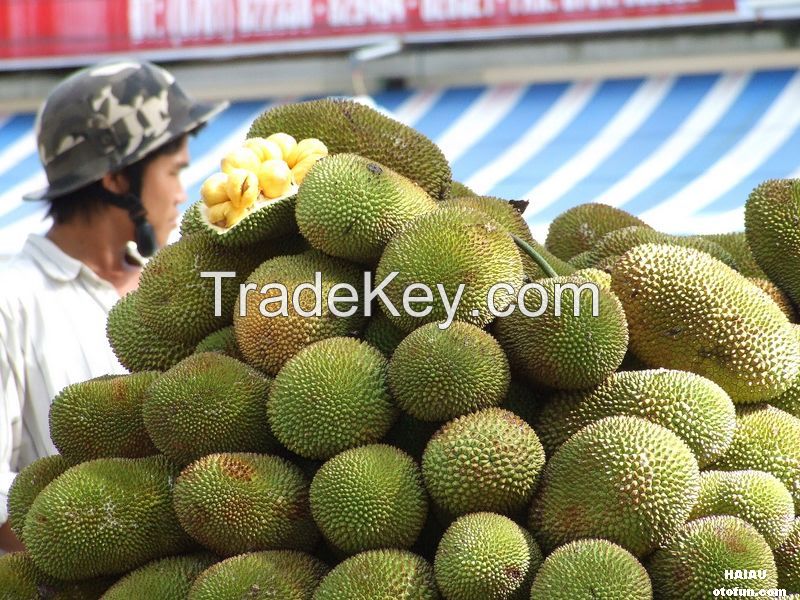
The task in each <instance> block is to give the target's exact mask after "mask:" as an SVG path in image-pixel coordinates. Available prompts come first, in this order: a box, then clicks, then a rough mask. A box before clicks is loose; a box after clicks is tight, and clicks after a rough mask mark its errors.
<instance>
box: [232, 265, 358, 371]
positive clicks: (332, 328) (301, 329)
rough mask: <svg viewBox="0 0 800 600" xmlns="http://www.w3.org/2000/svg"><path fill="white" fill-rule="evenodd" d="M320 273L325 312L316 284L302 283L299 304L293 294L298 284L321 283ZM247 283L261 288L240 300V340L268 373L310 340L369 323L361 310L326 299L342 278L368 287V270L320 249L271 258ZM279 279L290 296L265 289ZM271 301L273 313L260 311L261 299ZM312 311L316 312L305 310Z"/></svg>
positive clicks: (250, 360)
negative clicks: (335, 309)
mask: <svg viewBox="0 0 800 600" xmlns="http://www.w3.org/2000/svg"><path fill="white" fill-rule="evenodd" d="M316 273H320V274H321V282H322V283H321V294H320V300H321V310H320V311H319V314H316V312H317V311H316V310H315V308H316V306H315V305H316V294H314V293H313V292H312V291H311V290H309V289H306V288H305V287H304V288H301V293H300V294H299V302H298V303H297V304H295V302H294V300H293V297H294V296H295V290H296V289H297V287H298V286H300V285H303V284H314V283H315V278H316ZM247 283H254V284H255V285H256V288H255V290H256V292H250V293H248V294H247V297H246V300H245V304H244V306H241V305H240V302H239V300H237V301H236V306H235V309H234V316H233V326H234V332H235V333H236V344H237V346H238V347H239V350H240V352H241V353H242V356H243V357H244V359H245V362H247V363H248V364H250V365H252V366H253V367H255V368H257V369H260V370H261V371H264V372H265V373H267V374H268V375H273V376H274V375H276V374H277V373H278V371H280V370H281V368H282V367H283V365H284V364H285V363H286V361H287V360H289V358H291V357H292V356H294V355H295V354H297V352H298V351H299V350H301V349H302V348H304V347H306V346H308V345H309V344H313V343H314V342H317V341H320V340H323V339H326V338H330V337H335V336H346V335H354V334H356V333H358V332H360V331H361V329H362V327H363V322H364V317H363V315H362V314H361V312H360V311H357V312H356V313H355V314H353V315H352V316H347V317H342V316H337V315H336V314H334V313H332V312H331V311H330V309H329V307H328V303H327V302H326V301H325V300H326V299H327V298H329V296H330V295H331V294H330V290H331V288H332V287H333V286H334V285H336V284H339V283H347V284H349V285H351V286H353V287H355V289H356V290H359V289H362V288H363V279H362V275H361V274H360V272H359V270H358V269H357V268H355V267H353V266H352V265H350V264H348V263H346V262H345V261H343V260H340V259H336V258H332V257H329V256H326V255H324V254H322V253H321V252H319V251H317V250H311V251H307V252H303V253H302V254H298V255H293V256H280V257H277V258H274V259H270V260H267V261H265V262H264V263H262V264H261V265H260V266H259V267H258V268H257V269H256V270H255V271H253V272H252V273H251V274H250V275H249V276H248V277H247ZM275 284H280V285H282V286H285V288H286V290H287V296H286V298H281V293H280V291H279V290H278V289H274V288H271V289H269V290H268V291H267V292H266V293H264V294H262V293H260V290H261V289H262V287H263V286H265V285H275ZM266 301H269V303H268V304H266V305H265V307H264V310H265V311H266V312H267V313H268V314H271V315H272V316H264V315H263V314H262V313H261V312H260V311H259V304H261V303H262V302H266ZM298 307H299V308H300V310H301V311H302V312H301V313H298V311H297V309H298ZM350 308H352V306H351V305H348V306H345V305H343V304H339V305H338V309H339V310H340V311H343V312H344V311H346V310H349V309H350ZM284 309H285V310H284ZM242 312H244V316H242V314H241V313H242ZM311 312H313V313H314V314H313V315H312V316H304V314H305V315H308V314H309V313H311Z"/></svg>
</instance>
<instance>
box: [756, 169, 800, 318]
mask: <svg viewBox="0 0 800 600" xmlns="http://www.w3.org/2000/svg"><path fill="white" fill-rule="evenodd" d="M798 211H800V179H770V180H767V181H764V182H763V183H761V184H759V185H758V186H756V187H755V188H754V189H753V190H752V191H751V192H750V195H749V196H748V197H747V201H746V202H745V206H744V229H745V235H746V236H747V245H748V246H749V247H750V250H751V251H752V253H753V258H755V260H756V263H757V264H758V266H759V267H761V269H762V270H763V271H764V273H766V274H767V278H768V279H769V280H770V281H772V282H773V283H774V284H775V285H777V286H778V287H779V288H781V290H783V291H784V292H785V293H786V294H787V295H788V296H789V298H791V300H792V302H793V303H794V304H795V306H800V274H798V272H797V264H798V262H800V229H798V227H797V214H798Z"/></svg>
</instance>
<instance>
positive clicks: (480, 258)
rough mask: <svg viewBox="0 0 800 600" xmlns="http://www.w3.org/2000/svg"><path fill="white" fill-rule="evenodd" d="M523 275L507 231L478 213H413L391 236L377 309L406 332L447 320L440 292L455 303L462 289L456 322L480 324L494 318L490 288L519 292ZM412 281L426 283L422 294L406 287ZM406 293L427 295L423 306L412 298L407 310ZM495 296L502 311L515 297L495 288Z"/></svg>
mask: <svg viewBox="0 0 800 600" xmlns="http://www.w3.org/2000/svg"><path fill="white" fill-rule="evenodd" d="M394 272H397V275H393V273H394ZM522 277H523V271H522V261H521V260H520V257H519V252H518V250H517V245H516V244H515V243H514V241H513V239H512V238H511V236H510V235H509V234H507V233H506V232H505V231H504V230H503V229H502V228H501V227H500V226H499V225H497V224H496V223H495V222H494V221H492V220H490V219H489V218H488V217H487V216H486V215H485V214H483V213H481V212H479V211H476V210H474V209H470V208H462V207H454V206H449V207H443V208H440V209H439V210H436V211H433V212H431V213H428V214H426V215H422V216H421V217H417V218H416V219H414V220H413V221H412V222H411V223H409V224H408V225H407V226H406V228H405V229H403V230H402V231H401V232H400V233H398V234H397V235H396V236H395V237H393V238H392V239H391V240H390V241H389V243H388V244H387V245H386V249H385V250H384V253H383V256H382V257H381V260H380V262H379V263H378V268H377V271H376V277H375V279H376V281H377V282H381V283H386V285H385V288H384V292H385V295H386V300H384V301H382V303H381V306H380V308H381V310H383V311H384V312H386V314H387V315H388V316H389V318H390V319H391V320H392V321H393V322H394V323H395V325H397V327H398V328H399V329H401V330H403V331H405V332H406V333H410V332H411V331H412V330H414V329H416V328H417V327H420V326H422V325H425V324H426V323H439V322H447V318H448V317H447V311H446V307H445V302H444V300H443V299H442V297H441V295H442V294H445V295H446V298H447V299H448V301H449V302H451V303H454V299H455V298H456V294H457V293H460V297H459V301H458V304H457V306H454V307H452V309H453V310H452V313H453V315H454V316H453V319H454V320H456V321H466V322H468V323H472V324H473V325H477V326H479V327H483V326H484V325H487V324H488V323H489V322H490V321H492V320H493V319H494V314H492V311H491V310H490V302H491V301H492V300H490V299H489V291H490V290H492V288H493V287H494V286H495V285H496V284H499V283H505V284H508V285H510V286H511V289H513V290H517V289H519V287H520V286H521V285H522ZM412 285H423V286H427V290H426V289H425V288H422V289H423V292H424V294H425V295H421V294H420V293H419V288H416V289H415V288H414V287H412V288H410V289H409V290H408V291H407V290H406V288H407V287H408V286H412ZM440 286H441V287H440ZM428 291H430V294H428ZM437 292H438V293H437ZM404 297H405V298H406V299H409V298H421V299H425V300H424V303H425V304H424V306H422V307H420V306H419V305H418V304H417V303H416V302H413V301H412V302H409V303H408V304H409V308H410V309H411V310H406V309H405V307H404V306H403V299H404ZM426 298H427V299H426ZM387 300H388V304H387ZM493 300H494V311H495V312H497V311H501V310H504V309H505V308H506V307H507V306H508V305H509V304H510V303H511V302H512V301H513V293H510V292H508V291H507V290H499V291H497V293H496V294H494V298H493ZM412 311H414V312H412ZM395 313H396V314H395Z"/></svg>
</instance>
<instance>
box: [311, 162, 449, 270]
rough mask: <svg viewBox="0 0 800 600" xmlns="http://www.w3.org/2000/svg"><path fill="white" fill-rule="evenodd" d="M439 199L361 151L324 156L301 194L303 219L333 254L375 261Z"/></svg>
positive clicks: (322, 246) (314, 240)
mask: <svg viewBox="0 0 800 600" xmlns="http://www.w3.org/2000/svg"><path fill="white" fill-rule="evenodd" d="M436 208H437V203H436V201H435V200H433V198H431V197H430V196H429V195H428V194H427V192H425V190H423V189H422V188H421V187H419V186H418V185H417V184H416V183H414V182H413V181H411V180H410V179H408V178H407V177H404V176H403V175H400V174H399V173H397V172H395V171H393V170H392V169H390V168H389V167H387V166H386V165H383V164H380V163H378V162H376V161H373V160H370V159H368V158H365V157H363V156H359V155H357V154H347V153H343V154H335V155H333V156H328V157H326V158H323V159H321V160H320V161H318V162H317V163H316V164H315V165H314V166H313V167H312V168H311V169H310V170H309V172H308V174H307V175H306V177H305V179H304V180H303V183H302V185H301V186H300V191H299V192H298V194H297V210H296V215H297V224H298V226H299V227H300V233H302V234H303V236H304V237H305V238H306V239H307V240H308V241H309V242H310V244H311V245H312V246H313V247H314V248H317V249H318V250H321V251H323V252H325V253H326V254H330V255H331V256H338V257H340V258H344V259H347V260H351V261H354V262H358V263H364V264H368V265H373V264H375V263H377V262H378V259H379V258H380V257H381V254H382V253H383V249H384V247H385V246H386V243H387V242H388V241H389V240H390V239H391V238H392V237H393V236H394V235H396V234H397V233H398V232H399V231H400V230H401V229H402V228H403V227H404V226H405V225H406V224H407V223H409V222H410V221H412V220H413V219H415V218H416V217H418V216H420V215H423V214H425V213H428V212H431V211H433V210H436Z"/></svg>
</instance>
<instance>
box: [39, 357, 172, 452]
mask: <svg viewBox="0 0 800 600" xmlns="http://www.w3.org/2000/svg"><path fill="white" fill-rule="evenodd" d="M159 375H160V373H159V372H157V371H142V372H139V373H132V374H130V375H119V376H108V375H104V376H102V377H96V378H94V379H89V380H87V381H81V382H78V383H73V384H70V385H68V386H67V387H65V388H64V389H62V390H61V391H60V392H59V393H58V394H57V395H56V397H55V399H54V400H53V403H52V404H51V405H50V419H49V421H50V437H51V438H52V440H53V444H54V445H55V447H56V448H57V449H58V451H59V452H60V453H61V455H62V456H63V457H64V459H65V460H67V461H69V462H71V463H73V464H77V463H80V462H84V461H87V460H92V459H94V458H106V457H113V456H117V457H120V458H141V457H143V456H151V455H153V454H158V450H157V449H156V447H155V446H154V445H153V442H152V441H151V440H150V436H149V435H148V434H147V430H146V429H145V426H144V420H143V418H142V405H143V403H144V398H145V396H146V394H147V390H148V388H149V387H150V385H151V384H152V383H153V382H154V381H155V380H156V379H157V378H158V376H159Z"/></svg>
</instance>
